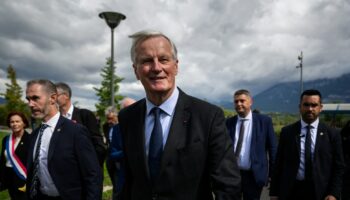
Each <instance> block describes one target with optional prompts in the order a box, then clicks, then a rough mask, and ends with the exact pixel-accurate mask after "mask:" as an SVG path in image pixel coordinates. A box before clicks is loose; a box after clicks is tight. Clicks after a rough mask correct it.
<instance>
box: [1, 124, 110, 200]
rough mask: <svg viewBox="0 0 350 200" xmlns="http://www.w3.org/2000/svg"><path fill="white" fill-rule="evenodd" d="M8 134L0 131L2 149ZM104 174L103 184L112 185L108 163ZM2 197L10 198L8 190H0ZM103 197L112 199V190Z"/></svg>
mask: <svg viewBox="0 0 350 200" xmlns="http://www.w3.org/2000/svg"><path fill="white" fill-rule="evenodd" d="M7 134H8V133H4V132H2V131H0V149H1V144H2V142H1V141H2V139H3V138H4V137H5V136H6V135H7ZM103 175H104V179H103V186H104V187H106V186H107V187H108V186H111V185H112V183H111V180H110V178H109V176H108V173H107V169H106V165H104V173H103ZM0 199H1V200H10V197H9V195H8V193H7V190H5V191H2V192H0ZM102 199H103V200H110V199H112V190H111V189H109V190H107V191H105V192H103V196H102Z"/></svg>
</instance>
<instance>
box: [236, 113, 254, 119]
mask: <svg viewBox="0 0 350 200" xmlns="http://www.w3.org/2000/svg"><path fill="white" fill-rule="evenodd" d="M252 118H253V114H252V111H249V113H248V115H247V116H246V117H240V116H239V115H238V121H240V120H251V119H252Z"/></svg>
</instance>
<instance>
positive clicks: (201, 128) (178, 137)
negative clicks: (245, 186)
mask: <svg viewBox="0 0 350 200" xmlns="http://www.w3.org/2000/svg"><path fill="white" fill-rule="evenodd" d="M145 114H146V100H145V99H142V100H140V101H138V102H136V103H134V104H132V105H131V106H129V107H127V108H125V109H123V110H121V111H120V113H119V125H120V129H121V132H122V135H123V145H124V156H125V162H126V164H125V171H126V178H125V179H126V181H125V186H124V188H123V192H122V195H123V199H127V200H139V199H143V200H149V199H152V197H154V199H168V200H212V199H213V193H214V194H215V196H216V199H219V200H222V199H227V200H228V199H230V200H231V199H238V197H237V196H238V193H239V190H240V174H239V170H238V167H237V164H236V160H235V158H234V155H233V149H232V142H231V139H230V137H229V135H228V134H227V130H226V127H225V119H224V115H223V111H222V110H221V109H220V108H218V107H216V106H213V105H210V104H208V103H206V102H204V101H201V100H199V99H196V98H194V97H190V96H188V95H186V94H185V93H183V92H182V91H181V90H180V94H179V99H178V102H177V104H176V107H175V113H174V117H173V120H172V123H171V127H170V132H169V135H168V139H167V142H166V144H165V147H164V151H163V154H162V155H163V156H162V160H161V169H160V174H159V177H158V179H157V180H156V181H155V182H156V183H155V185H154V187H153V188H152V186H151V180H150V175H149V170H148V164H147V163H148V162H147V156H146V152H145V131H144V127H145V125H144V124H145ZM152 190H153V192H152Z"/></svg>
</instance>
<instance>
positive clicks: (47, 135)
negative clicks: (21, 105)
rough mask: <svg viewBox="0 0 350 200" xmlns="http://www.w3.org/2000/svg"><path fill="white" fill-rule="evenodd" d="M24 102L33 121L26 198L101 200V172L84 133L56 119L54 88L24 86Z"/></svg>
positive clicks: (35, 84)
mask: <svg viewBox="0 0 350 200" xmlns="http://www.w3.org/2000/svg"><path fill="white" fill-rule="evenodd" d="M26 99H27V100H28V105H29V107H30V109H31V111H32V116H33V117H34V118H35V119H40V120H42V125H41V126H40V128H38V129H36V130H34V131H33V133H32V134H33V136H32V142H31V144H30V151H29V156H28V162H27V172H28V178H27V193H28V196H29V198H30V199H35V200H53V199H55V200H56V199H63V200H65V199H75V200H80V199H84V200H87V199H91V200H96V199H97V200H98V199H101V194H102V173H101V169H100V167H99V164H98V159H97V155H96V152H95V150H94V147H93V145H92V143H91V140H90V138H89V133H88V130H87V129H86V128H85V127H84V126H82V125H80V124H77V123H74V122H72V121H71V120H68V119H66V118H65V117H63V116H60V113H59V111H58V106H57V91H56V86H55V85H54V84H53V83H52V82H51V81H48V80H32V81H29V82H28V83H27V89H26Z"/></svg>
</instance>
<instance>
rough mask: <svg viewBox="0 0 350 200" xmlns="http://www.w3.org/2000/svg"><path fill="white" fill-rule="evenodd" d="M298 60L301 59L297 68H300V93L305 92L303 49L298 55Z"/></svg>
mask: <svg viewBox="0 0 350 200" xmlns="http://www.w3.org/2000/svg"><path fill="white" fill-rule="evenodd" d="M298 60H299V61H300V63H299V65H298V66H296V68H300V95H301V94H302V93H303V90H304V88H303V51H301V52H300V55H299V56H298Z"/></svg>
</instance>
